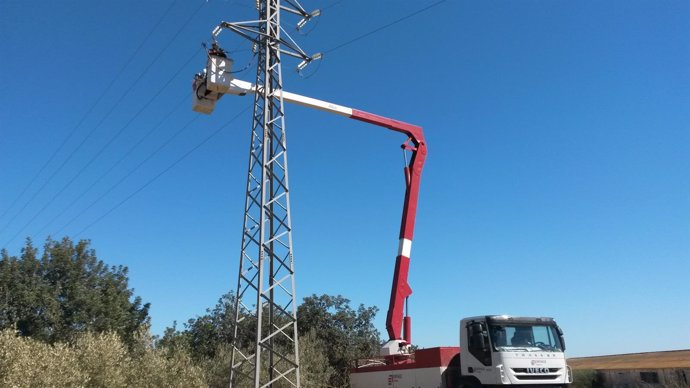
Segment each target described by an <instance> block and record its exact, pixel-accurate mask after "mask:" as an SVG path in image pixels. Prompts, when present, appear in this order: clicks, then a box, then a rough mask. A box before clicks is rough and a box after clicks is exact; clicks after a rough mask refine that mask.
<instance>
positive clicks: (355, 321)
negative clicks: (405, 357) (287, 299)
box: [297, 295, 381, 387]
mask: <svg viewBox="0 0 690 388" xmlns="http://www.w3.org/2000/svg"><path fill="white" fill-rule="evenodd" d="M377 312H378V308H377V307H375V306H372V307H366V306H364V305H362V304H360V305H359V307H358V308H357V309H356V310H355V309H353V308H352V307H350V301H349V300H348V299H346V298H344V297H343V296H341V295H338V296H330V295H321V296H317V295H312V296H309V297H306V298H304V301H303V302H302V304H301V305H300V306H299V307H298V308H297V327H298V330H299V334H300V338H302V337H308V338H309V336H312V337H311V338H310V340H311V341H312V342H313V345H312V346H320V347H322V352H321V353H322V354H325V355H326V357H327V358H328V365H330V367H331V368H333V370H334V373H332V374H331V378H330V385H331V386H335V387H346V386H349V373H348V370H349V367H350V362H351V361H352V360H354V359H357V358H366V357H371V356H373V355H376V354H377V353H378V351H379V347H380V343H381V340H380V335H379V332H378V330H376V328H375V327H374V323H373V320H374V317H375V316H376V313H377ZM315 353H316V354H318V352H315Z"/></svg>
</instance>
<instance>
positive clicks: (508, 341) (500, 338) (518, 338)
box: [489, 324, 563, 352]
mask: <svg viewBox="0 0 690 388" xmlns="http://www.w3.org/2000/svg"><path fill="white" fill-rule="evenodd" d="M489 330H490V333H491V344H492V346H493V347H494V350H495V351H515V350H523V351H549V352H562V351H563V347H562V346H561V341H560V339H559V338H558V332H557V331H556V327H555V326H552V325H529V324H519V325H518V324H516V325H513V324H510V325H497V324H493V325H490V326H489Z"/></svg>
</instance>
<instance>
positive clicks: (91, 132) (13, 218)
mask: <svg viewBox="0 0 690 388" xmlns="http://www.w3.org/2000/svg"><path fill="white" fill-rule="evenodd" d="M204 4H205V3H201V5H200V6H199V7H198V8H197V9H196V10H195V11H194V12H193V13H192V14H191V15H190V16H189V18H187V20H186V22H185V23H184V24H183V25H182V26H181V27H180V28H179V29H178V30H177V32H176V33H175V34H174V35H173V37H172V38H171V39H170V40H169V41H168V44H166V45H165V46H164V47H163V48H162V49H161V50H160V51H159V52H158V54H157V55H156V56H155V57H154V58H153V60H152V61H151V62H150V63H149V64H148V66H146V68H145V69H144V71H143V72H142V73H141V74H140V75H139V76H138V77H137V79H136V80H134V82H133V83H132V85H130V87H129V88H128V89H127V90H126V91H125V93H124V94H122V95H121V96H120V98H119V99H118V100H117V102H116V103H115V105H113V106H112V107H111V108H110V110H109V111H108V112H107V113H106V114H105V115H104V116H103V117H102V118H101V120H100V121H99V122H98V124H97V125H96V126H95V127H93V128H92V129H91V131H90V132H89V133H88V134H87V135H86V137H84V139H83V140H82V141H81V142H80V143H79V145H78V146H77V148H75V149H74V150H73V151H72V152H71V153H70V154H69V155H68V156H67V159H65V160H64V161H63V162H62V163H61V164H60V166H59V167H58V168H57V170H55V171H54V172H53V173H52V174H51V176H50V178H49V179H48V180H47V181H46V182H45V183H44V184H43V185H42V186H41V188H39V190H38V191H36V192H35V193H34V195H33V196H32V197H31V198H30V199H29V201H27V202H26V203H25V204H24V206H23V207H22V208H21V209H20V210H19V212H18V213H17V214H15V215H14V217H12V219H11V220H10V221H8V222H7V224H5V226H4V227H3V228H2V229H1V230H0V233H2V232H4V231H5V229H7V227H8V226H9V225H10V224H12V222H13V221H14V220H15V218H16V217H17V216H18V215H19V214H21V212H22V211H23V210H24V209H26V207H27V206H28V205H29V203H31V202H32V201H33V200H34V199H35V198H36V196H38V194H39V193H41V192H42V191H43V189H44V188H45V187H46V185H47V184H48V183H49V182H50V181H51V180H52V178H53V177H55V176H56V175H57V174H58V173H59V172H60V171H62V169H63V168H64V167H65V165H66V164H67V163H68V162H69V161H70V160H71V159H72V157H73V156H74V155H75V154H76V153H77V152H78V151H79V150H80V149H81V147H82V146H83V145H84V144H85V143H86V141H87V140H89V138H91V136H92V135H93V134H94V133H95V131H96V129H98V128H99V127H100V126H101V125H102V124H103V122H104V121H105V120H106V119H107V118H108V117H109V116H110V114H111V113H112V112H113V111H114V110H115V108H117V107H118V106H119V105H120V103H121V102H122V101H123V100H124V99H125V97H127V96H128V95H129V93H130V92H131V91H132V89H134V87H135V86H136V85H137V83H138V82H139V81H140V80H141V79H142V78H143V77H144V75H145V74H146V73H148V71H149V70H150V69H151V67H152V66H153V65H154V63H156V61H158V59H159V58H160V57H161V56H162V54H163V52H165V51H166V50H167V49H168V48H169V47H170V45H171V44H172V43H173V42H174V41H175V39H176V38H177V36H178V35H179V34H180V33H181V32H182V30H184V28H185V27H186V26H187V25H188V24H189V22H191V20H192V19H193V18H194V16H196V14H197V13H198V12H199V11H200V10H201V8H202V7H203V5H204ZM58 195H59V194H58ZM39 213H40V211H39ZM34 218H35V217H34ZM31 221H33V218H32V220H31ZM31 221H29V223H27V226H28V224H30V223H31ZM22 231H23V228H22ZM19 233H21V231H20V232H18V233H17V234H15V236H14V237H12V238H11V239H10V240H9V242H11V241H12V240H14V238H15V237H16V236H17V235H18V234H19ZM9 242H8V243H9Z"/></svg>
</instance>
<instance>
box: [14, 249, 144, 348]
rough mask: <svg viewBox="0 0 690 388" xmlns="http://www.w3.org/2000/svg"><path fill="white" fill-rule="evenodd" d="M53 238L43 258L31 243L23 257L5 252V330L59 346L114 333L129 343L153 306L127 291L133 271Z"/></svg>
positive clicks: (23, 251)
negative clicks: (84, 335) (80, 336)
mask: <svg viewBox="0 0 690 388" xmlns="http://www.w3.org/2000/svg"><path fill="white" fill-rule="evenodd" d="M89 245H90V242H89V241H88V240H82V241H79V242H78V243H77V244H76V245H75V244H74V243H73V242H72V241H71V240H70V239H68V238H66V237H65V238H63V239H62V240H61V241H54V240H52V239H48V240H47V241H46V243H45V245H44V247H43V255H42V256H41V258H40V259H38V256H37V254H38V249H36V248H34V247H33V244H32V242H31V240H30V239H28V240H27V243H26V245H25V246H24V248H23V249H22V251H21V255H20V256H19V257H13V256H10V255H9V254H8V253H7V251H6V250H3V251H2V252H1V253H0V329H5V328H13V327H16V329H17V330H18V331H19V333H20V334H21V335H22V336H30V337H33V338H35V339H38V340H41V341H44V342H49V343H54V342H58V341H71V340H73V339H74V338H76V337H77V335H78V334H80V333H84V332H88V331H91V332H97V333H102V332H106V331H112V332H115V333H117V334H118V335H119V336H120V337H121V338H122V340H123V341H124V342H125V343H126V344H128V345H130V344H132V343H133V338H134V336H135V334H136V333H137V332H138V331H139V329H140V328H142V327H144V326H146V325H148V323H149V316H148V310H149V304H148V303H146V304H142V300H141V298H140V297H138V296H134V291H133V290H132V289H130V288H128V281H129V279H128V278H127V274H128V269H127V267H123V266H107V265H106V264H105V263H104V262H103V261H102V260H99V259H98V258H97V256H96V252H95V250H93V249H92V248H90V247H89Z"/></svg>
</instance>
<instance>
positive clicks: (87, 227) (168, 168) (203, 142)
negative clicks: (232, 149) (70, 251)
mask: <svg viewBox="0 0 690 388" xmlns="http://www.w3.org/2000/svg"><path fill="white" fill-rule="evenodd" d="M251 107H252V106H251V105H250V106H247V107H246V108H244V109H243V110H242V111H240V112H239V113H237V114H236V115H235V116H234V117H233V118H232V119H230V121H228V122H227V123H225V124H223V125H222V126H220V127H219V128H218V129H216V130H215V131H214V132H213V133H211V134H210V135H209V136H207V137H206V138H205V139H204V140H202V141H201V142H200V143H198V144H197V145H195V146H194V147H193V148H191V149H190V150H189V151H187V152H186V153H185V154H184V155H182V156H180V157H179V158H178V159H177V160H175V162H173V163H172V164H171V165H169V166H168V167H167V168H165V169H164V170H163V171H161V172H160V173H158V174H157V175H156V176H154V177H153V178H151V179H150V180H149V181H147V182H146V183H145V184H143V185H142V186H140V187H139V188H138V189H136V190H135V191H134V192H132V193H131V194H130V195H128V196H127V197H126V198H125V199H123V200H122V201H120V202H118V203H117V204H116V205H115V206H113V207H111V208H110V209H109V210H108V211H106V212H105V213H103V214H102V215H101V216H99V217H98V218H96V219H95V220H94V221H93V222H91V223H90V224H88V225H87V226H86V227H84V228H83V229H82V230H80V231H79V232H78V233H77V234H75V237H76V236H79V235H81V234H82V233H84V232H85V231H86V230H88V229H89V228H91V227H92V226H93V225H95V224H96V223H98V222H99V221H101V220H102V219H103V218H105V217H107V216H108V215H109V214H110V213H112V212H113V211H115V210H116V209H117V208H119V207H120V206H122V205H124V204H125V203H126V202H127V201H129V200H130V199H132V198H133V197H134V196H135V195H137V194H139V193H140V192H141V191H142V190H144V189H145V188H147V187H148V186H150V185H151V184H152V183H153V182H155V181H156V180H158V178H160V177H161V176H163V175H164V174H165V173H167V172H168V171H170V170H171V169H172V168H173V167H175V166H177V165H178V164H179V163H180V162H182V161H183V160H185V159H186V158H187V157H189V155H191V154H192V153H193V152H194V151H196V150H197V149H199V148H200V147H201V146H203V145H204V144H206V143H208V142H209V141H210V140H211V139H213V138H214V137H216V136H217V135H218V134H220V133H221V132H222V131H223V130H224V129H225V128H227V127H228V126H230V124H231V123H232V122H233V121H235V120H236V119H237V118H239V117H240V116H241V115H242V114H243V113H245V112H247V111H248V110H249V108H251Z"/></svg>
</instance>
